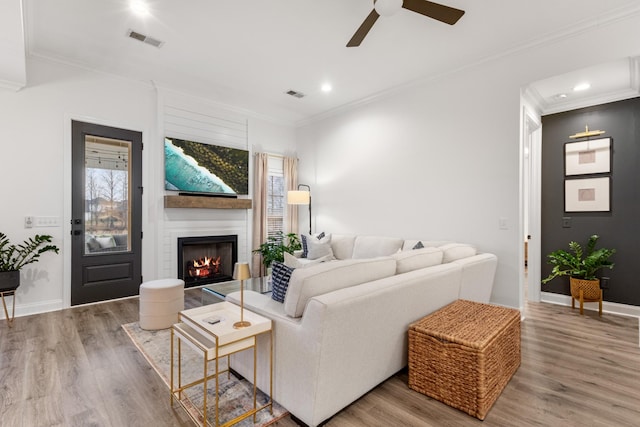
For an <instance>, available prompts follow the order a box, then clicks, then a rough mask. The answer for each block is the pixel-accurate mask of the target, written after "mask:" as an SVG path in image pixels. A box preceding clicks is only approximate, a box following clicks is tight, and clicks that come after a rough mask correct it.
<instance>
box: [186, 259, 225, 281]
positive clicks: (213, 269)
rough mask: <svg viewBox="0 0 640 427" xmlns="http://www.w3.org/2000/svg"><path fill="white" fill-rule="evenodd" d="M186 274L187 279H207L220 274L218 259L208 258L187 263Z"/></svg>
mask: <svg viewBox="0 0 640 427" xmlns="http://www.w3.org/2000/svg"><path fill="white" fill-rule="evenodd" d="M187 273H188V274H189V277H199V278H207V277H209V276H214V275H216V274H220V257H216V258H210V257H208V256H206V257H204V258H200V259H192V260H189V261H187Z"/></svg>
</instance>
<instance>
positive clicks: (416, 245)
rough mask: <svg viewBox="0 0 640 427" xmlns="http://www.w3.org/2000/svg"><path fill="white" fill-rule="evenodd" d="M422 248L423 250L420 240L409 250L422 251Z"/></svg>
mask: <svg viewBox="0 0 640 427" xmlns="http://www.w3.org/2000/svg"><path fill="white" fill-rule="evenodd" d="M422 248H424V245H423V244H422V241H421V240H418V243H416V244H415V246H414V247H413V248H411V249H414V250H415V249H422Z"/></svg>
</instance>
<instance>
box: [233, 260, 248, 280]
mask: <svg viewBox="0 0 640 427" xmlns="http://www.w3.org/2000/svg"><path fill="white" fill-rule="evenodd" d="M249 278H251V270H249V264H248V263H246V262H236V265H235V266H234V267H233V279H234V280H247V279H249Z"/></svg>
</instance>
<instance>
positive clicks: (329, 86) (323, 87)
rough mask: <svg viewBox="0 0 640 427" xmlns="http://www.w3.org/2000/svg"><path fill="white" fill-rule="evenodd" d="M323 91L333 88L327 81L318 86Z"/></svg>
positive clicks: (329, 90)
mask: <svg viewBox="0 0 640 427" xmlns="http://www.w3.org/2000/svg"><path fill="white" fill-rule="evenodd" d="M320 89H321V90H322V91H323V92H331V90H332V89H333V88H332V87H331V85H330V84H329V83H325V84H323V85H322V87H321V88H320Z"/></svg>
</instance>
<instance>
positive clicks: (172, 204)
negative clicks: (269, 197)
mask: <svg viewBox="0 0 640 427" xmlns="http://www.w3.org/2000/svg"><path fill="white" fill-rule="evenodd" d="M164 207H165V208H196V209H251V199H236V198H231V197H207V196H164Z"/></svg>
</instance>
